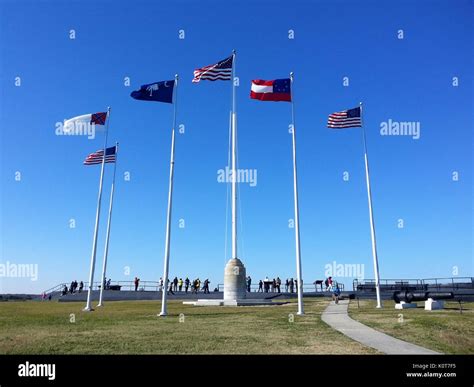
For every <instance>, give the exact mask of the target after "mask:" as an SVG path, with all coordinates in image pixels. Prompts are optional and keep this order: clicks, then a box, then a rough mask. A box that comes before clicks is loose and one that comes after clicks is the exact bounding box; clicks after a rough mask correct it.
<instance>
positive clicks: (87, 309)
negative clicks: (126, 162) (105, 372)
mask: <svg viewBox="0 0 474 387" xmlns="http://www.w3.org/2000/svg"><path fill="white" fill-rule="evenodd" d="M106 119H107V126H106V130H105V140H104V154H103V156H102V166H101V169H100V183H99V195H98V197H97V210H96V214H95V227H94V238H93V241H92V253H91V268H90V273H89V290H88V292H87V303H86V306H85V308H84V309H83V310H84V311H85V312H91V311H93V310H94V309H92V307H91V297H92V288H93V286H94V270H95V257H96V253H97V235H98V233H99V218H100V202H101V199H102V184H103V182H104V169H105V151H106V149H107V137H108V136H109V122H110V107H108V108H107V117H106Z"/></svg>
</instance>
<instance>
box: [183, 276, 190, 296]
mask: <svg viewBox="0 0 474 387" xmlns="http://www.w3.org/2000/svg"><path fill="white" fill-rule="evenodd" d="M189 282H190V281H189V278H188V277H186V279H185V280H184V291H185V292H186V293H188V289H189Z"/></svg>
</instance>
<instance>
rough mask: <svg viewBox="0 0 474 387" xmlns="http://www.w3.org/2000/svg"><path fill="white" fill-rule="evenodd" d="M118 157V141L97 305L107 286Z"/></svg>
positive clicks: (101, 304)
mask: <svg viewBox="0 0 474 387" xmlns="http://www.w3.org/2000/svg"><path fill="white" fill-rule="evenodd" d="M117 159H118V142H116V143H115V163H114V176H113V179H112V188H111V189H110V204H109V216H108V219H107V237H106V239H105V248H104V260H103V264H102V277H101V286H100V296H99V304H98V305H97V306H103V305H104V299H103V297H104V288H105V272H106V270H107V256H108V254H109V239H110V225H111V223H112V206H113V204H114V192H115V172H116V170H117Z"/></svg>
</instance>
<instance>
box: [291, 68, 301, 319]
mask: <svg viewBox="0 0 474 387" xmlns="http://www.w3.org/2000/svg"><path fill="white" fill-rule="evenodd" d="M293 80H294V74H293V72H291V73H290V81H291V86H290V91H291V124H292V130H291V132H292V138H293V190H294V196H295V242H296V276H297V280H298V284H297V285H298V312H297V314H298V315H303V314H304V307H303V279H302V275H301V272H302V268H301V247H300V210H299V206H298V175H297V170H296V127H295V103H294V98H293Z"/></svg>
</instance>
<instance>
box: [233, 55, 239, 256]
mask: <svg viewBox="0 0 474 387" xmlns="http://www.w3.org/2000/svg"><path fill="white" fill-rule="evenodd" d="M232 56H233V58H232V258H238V257H237V166H236V161H237V160H236V159H237V155H236V141H237V112H236V107H235V61H236V51H235V50H233V51H232Z"/></svg>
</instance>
